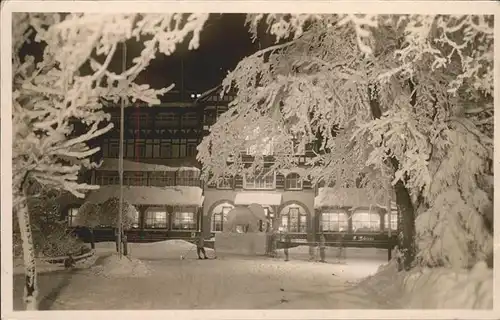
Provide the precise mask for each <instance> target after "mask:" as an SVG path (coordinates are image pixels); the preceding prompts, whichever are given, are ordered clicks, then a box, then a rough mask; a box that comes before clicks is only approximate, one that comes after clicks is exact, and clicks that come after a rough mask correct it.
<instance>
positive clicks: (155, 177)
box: [149, 171, 175, 187]
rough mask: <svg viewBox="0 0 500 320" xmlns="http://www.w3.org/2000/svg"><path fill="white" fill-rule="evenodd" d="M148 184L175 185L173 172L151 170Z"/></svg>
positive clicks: (158, 185)
mask: <svg viewBox="0 0 500 320" xmlns="http://www.w3.org/2000/svg"><path fill="white" fill-rule="evenodd" d="M149 185H150V186H154V187H169V186H174V185H175V172H173V171H170V172H168V171H167V172H159V171H155V172H151V173H150V174H149Z"/></svg>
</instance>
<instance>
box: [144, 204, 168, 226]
mask: <svg viewBox="0 0 500 320" xmlns="http://www.w3.org/2000/svg"><path fill="white" fill-rule="evenodd" d="M144 228H145V229H167V228H168V213H167V211H166V210H165V209H164V208H159V207H158V208H148V210H146V216H145V219H144Z"/></svg>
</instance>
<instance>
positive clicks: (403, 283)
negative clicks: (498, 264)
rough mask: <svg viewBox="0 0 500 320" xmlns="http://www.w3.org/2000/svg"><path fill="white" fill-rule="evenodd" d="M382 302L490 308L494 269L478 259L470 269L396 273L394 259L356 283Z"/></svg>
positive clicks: (410, 306) (413, 306)
mask: <svg viewBox="0 0 500 320" xmlns="http://www.w3.org/2000/svg"><path fill="white" fill-rule="evenodd" d="M356 287H357V288H358V289H362V290H364V291H365V292H368V293H374V294H375V293H376V294H377V297H378V299H383V300H384V303H387V304H392V305H399V308H406V309H491V308H493V270H492V269H489V268H488V267H487V265H486V263H485V262H480V263H478V264H476V266H475V267H474V268H473V269H472V270H470V271H469V270H452V269H448V268H434V269H430V268H418V269H414V270H411V271H409V272H398V271H397V264H396V262H395V261H394V260H393V261H391V262H390V263H389V264H386V265H383V266H381V267H380V268H379V271H378V272H377V273H376V274H375V275H373V276H371V277H368V278H366V279H364V280H362V281H360V282H359V283H358V284H357V286H356Z"/></svg>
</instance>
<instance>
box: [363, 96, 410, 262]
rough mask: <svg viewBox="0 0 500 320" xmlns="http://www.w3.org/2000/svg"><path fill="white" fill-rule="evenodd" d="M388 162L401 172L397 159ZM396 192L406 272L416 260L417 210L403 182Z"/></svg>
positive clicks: (375, 105)
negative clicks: (401, 223)
mask: <svg viewBox="0 0 500 320" xmlns="http://www.w3.org/2000/svg"><path fill="white" fill-rule="evenodd" d="M368 96H369V97H370V109H371V113H372V116H373V118H374V119H379V118H380V117H382V109H381V108H380V103H379V101H378V99H377V98H376V97H373V95H372V92H371V90H370V88H368ZM414 99H415V97H414V96H412V102H414V101H413V100H414ZM386 161H387V165H389V167H391V168H392V169H393V170H394V172H396V171H397V170H399V161H398V160H397V159H396V158H394V157H390V158H388V159H387V160H386ZM394 190H395V191H396V205H397V207H398V211H399V212H400V213H401V216H402V221H403V226H402V227H403V228H402V241H401V245H402V248H401V249H402V250H403V256H404V261H403V266H404V269H405V270H408V269H410V268H411V266H412V264H413V260H414V259H415V234H416V230H415V208H414V207H413V203H412V201H411V196H410V192H409V191H408V189H407V188H406V187H405V185H404V183H403V182H402V181H401V180H400V181H398V182H397V183H396V185H395V186H394ZM389 210H390V208H389ZM389 225H390V223H389Z"/></svg>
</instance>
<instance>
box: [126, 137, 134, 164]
mask: <svg viewBox="0 0 500 320" xmlns="http://www.w3.org/2000/svg"><path fill="white" fill-rule="evenodd" d="M125 143H126V144H127V148H126V152H124V157H125V158H129V159H133V158H134V154H135V143H134V140H132V139H128V140H126V141H125Z"/></svg>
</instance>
